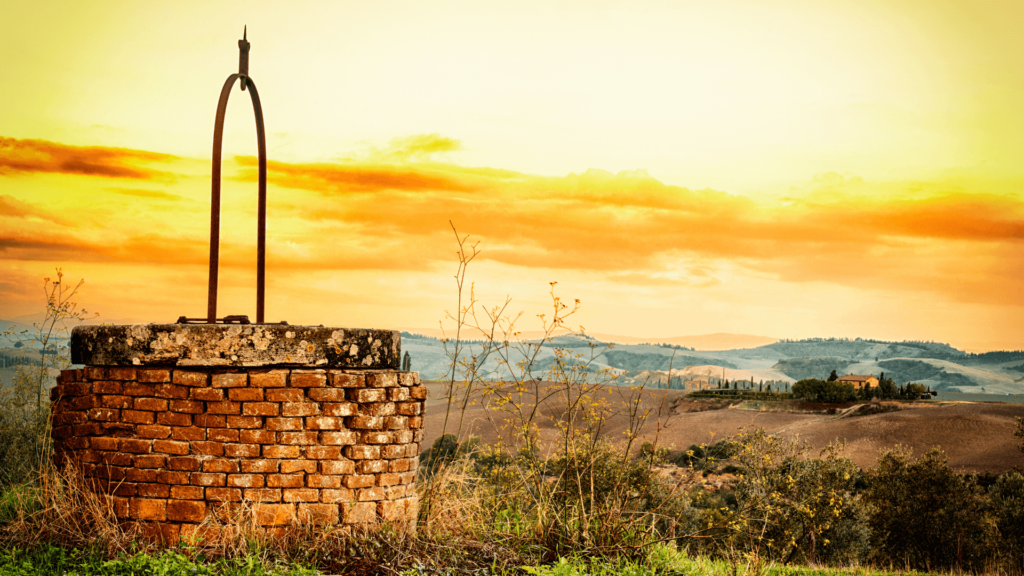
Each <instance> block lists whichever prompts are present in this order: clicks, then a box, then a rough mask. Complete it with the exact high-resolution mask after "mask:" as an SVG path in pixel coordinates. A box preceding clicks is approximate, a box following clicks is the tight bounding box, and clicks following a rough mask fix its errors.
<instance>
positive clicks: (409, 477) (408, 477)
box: [398, 472, 416, 484]
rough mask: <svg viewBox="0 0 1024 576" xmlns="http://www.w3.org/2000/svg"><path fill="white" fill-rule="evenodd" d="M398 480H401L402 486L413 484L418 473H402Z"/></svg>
mask: <svg viewBox="0 0 1024 576" xmlns="http://www.w3.org/2000/svg"><path fill="white" fill-rule="evenodd" d="M398 478H399V482H401V483H402V484H412V483H414V482H416V473H415V472H402V473H401V474H399V475H398Z"/></svg>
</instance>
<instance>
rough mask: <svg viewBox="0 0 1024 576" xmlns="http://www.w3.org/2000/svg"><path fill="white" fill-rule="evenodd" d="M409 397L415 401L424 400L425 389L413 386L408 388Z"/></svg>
mask: <svg viewBox="0 0 1024 576" xmlns="http://www.w3.org/2000/svg"><path fill="white" fill-rule="evenodd" d="M409 396H412V397H413V398H415V399H417V400H426V399H427V387H426V386H413V387H412V388H409Z"/></svg>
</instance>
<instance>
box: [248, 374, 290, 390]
mask: <svg viewBox="0 0 1024 576" xmlns="http://www.w3.org/2000/svg"><path fill="white" fill-rule="evenodd" d="M287 379H288V371H287V370H271V371H269V372H250V373H249V385H250V386H253V387H256V388H283V387H284V386H286V385H287V383H288V380H287Z"/></svg>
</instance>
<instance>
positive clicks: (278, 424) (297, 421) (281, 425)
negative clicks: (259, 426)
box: [267, 418, 302, 430]
mask: <svg viewBox="0 0 1024 576" xmlns="http://www.w3.org/2000/svg"><path fill="white" fill-rule="evenodd" d="M267 430H302V418H267Z"/></svg>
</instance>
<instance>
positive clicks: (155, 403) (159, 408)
mask: <svg viewBox="0 0 1024 576" xmlns="http://www.w3.org/2000/svg"><path fill="white" fill-rule="evenodd" d="M132 408H134V409H135V410H148V411H150V412H163V411H165V410H167V400H164V399H162V398H136V399H135V401H134V402H133V403H132Z"/></svg>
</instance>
